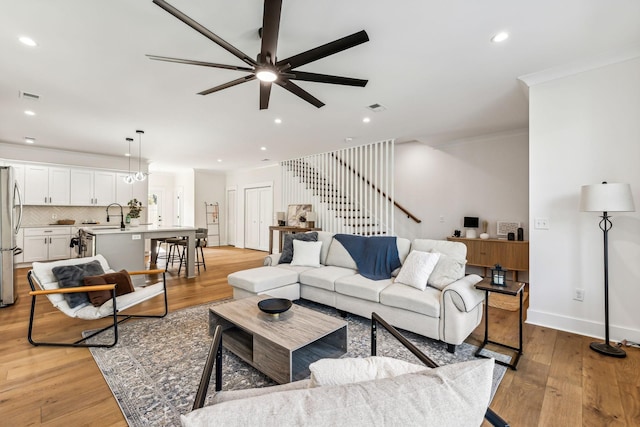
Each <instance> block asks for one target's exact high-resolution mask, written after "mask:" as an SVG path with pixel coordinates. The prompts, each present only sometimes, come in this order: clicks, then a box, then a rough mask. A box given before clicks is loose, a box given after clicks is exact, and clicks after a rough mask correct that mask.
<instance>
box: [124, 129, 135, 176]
mask: <svg viewBox="0 0 640 427" xmlns="http://www.w3.org/2000/svg"><path fill="white" fill-rule="evenodd" d="M131 141H133V138H127V142H128V143H129V152H128V154H127V155H128V156H129V175H127V176H125V177H124V178H123V180H124V182H125V184H133V182H134V181H135V179H134V177H133V175H132V174H131Z"/></svg>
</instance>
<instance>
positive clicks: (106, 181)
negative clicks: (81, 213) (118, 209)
mask: <svg viewBox="0 0 640 427" xmlns="http://www.w3.org/2000/svg"><path fill="white" fill-rule="evenodd" d="M70 174H71V187H70V188H71V195H70V202H71V205H74V206H107V205H109V204H110V203H113V202H114V201H115V200H116V173H115V172H110V171H102V170H90V169H71V172H70Z"/></svg>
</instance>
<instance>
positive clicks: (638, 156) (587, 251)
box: [528, 58, 640, 342]
mask: <svg viewBox="0 0 640 427" xmlns="http://www.w3.org/2000/svg"><path fill="white" fill-rule="evenodd" d="M639 118H640V58H635V59H633V60H629V61H626V62H622V63H618V64H614V65H609V66H605V67H602V68H598V69H595V70H591V71H586V72H583V73H580V74H576V75H572V76H569V77H564V78H560V79H557V80H554V81H550V82H546V83H541V84H537V85H534V86H532V87H531V88H530V125H529V126H530V166H529V168H530V202H529V203H530V222H531V221H533V218H536V217H545V218H549V219H550V224H551V227H550V229H549V230H532V231H531V238H530V250H531V253H530V263H531V266H530V279H531V288H530V290H531V293H530V307H529V311H528V322H530V323H534V324H538V325H543V326H549V327H552V328H556V329H562V330H567V331H573V332H577V333H579V334H583V335H589V336H596V337H602V336H604V326H603V325H604V297H603V292H604V291H603V241H602V232H601V231H600V229H599V228H598V222H599V217H598V215H597V214H596V213H587V212H579V211H578V209H579V194H580V187H581V186H582V185H585V184H597V183H600V182H602V181H608V182H625V183H630V184H631V188H632V191H633V195H634V198H635V203H636V208H637V209H639V210H640V193H639V191H640V168H638V162H639V160H640V119H639ZM638 260H640V212H635V213H613V229H612V230H611V231H610V232H609V284H610V288H609V308H610V323H611V328H610V333H611V339H612V340H619V339H623V338H626V339H630V340H632V341H636V342H637V341H640V316H639V315H638V308H637V306H638V302H639V301H640V262H638ZM576 288H580V289H584V290H585V293H584V302H578V301H574V300H573V299H572V298H573V294H574V290H575V289H576Z"/></svg>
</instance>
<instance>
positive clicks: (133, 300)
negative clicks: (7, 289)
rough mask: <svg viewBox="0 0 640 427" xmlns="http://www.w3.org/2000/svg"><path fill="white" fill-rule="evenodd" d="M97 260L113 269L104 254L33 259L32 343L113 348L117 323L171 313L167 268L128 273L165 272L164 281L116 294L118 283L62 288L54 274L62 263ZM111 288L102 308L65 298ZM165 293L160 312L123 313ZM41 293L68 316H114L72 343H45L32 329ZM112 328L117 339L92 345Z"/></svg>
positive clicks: (63, 264)
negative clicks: (104, 325)
mask: <svg viewBox="0 0 640 427" xmlns="http://www.w3.org/2000/svg"><path fill="white" fill-rule="evenodd" d="M95 260H97V261H98V262H99V263H100V265H101V267H102V269H103V270H104V272H105V273H113V272H114V270H113V269H111V268H110V267H109V264H108V263H107V260H106V259H105V258H104V257H103V256H102V255H96V256H93V257H85V258H71V259H66V260H61V261H53V262H34V263H33V265H32V269H31V270H30V271H29V272H28V274H27V279H28V281H29V286H30V287H31V292H29V295H31V312H30V316H29V332H28V335H27V337H28V339H29V342H30V343H31V344H32V345H34V346H39V345H43V346H62V347H113V346H114V345H116V344H117V343H118V324H120V323H122V322H124V321H126V320H129V319H132V318H162V317H164V316H166V315H167V313H168V305H167V283H166V278H165V271H164V270H162V269H159V270H144V271H130V272H128V273H129V275H131V276H135V275H143V274H147V275H157V274H162V281H159V282H157V283H155V284H152V285H148V286H146V285H145V286H135V284H134V289H135V291H134V292H131V293H127V294H124V295H120V296H116V285H115V284H107V285H95V286H79V287H67V288H64V287H60V284H59V282H58V279H57V278H56V276H55V275H54V273H53V269H54V268H55V267H59V266H70V265H79V264H86V263H88V262H91V261H95ZM105 290H107V291H110V292H111V295H112V298H111V299H109V300H108V301H106V302H105V303H103V304H102V305H101V306H99V307H95V306H93V305H92V304H82V305H79V306H77V307H74V308H71V307H70V306H69V304H68V302H67V300H66V299H65V298H64V297H63V295H64V294H68V293H80V292H92V291H105ZM160 295H163V298H164V312H163V313H159V314H121V313H122V312H123V311H124V310H127V309H128V308H131V307H133V306H135V305H137V304H140V303H141V302H143V301H146V300H148V299H151V298H154V297H156V296H160ZM39 296H46V297H47V298H48V299H49V301H50V302H51V304H52V305H53V306H54V307H56V308H57V309H58V310H60V311H61V312H63V313H64V314H66V315H67V316H69V317H72V318H77V319H81V320H96V319H102V318H105V317H111V318H112V319H113V322H112V323H111V324H109V326H106V327H104V328H101V329H99V330H97V331H95V332H93V333H91V334H90V335H88V336H85V337H84V338H81V339H79V340H76V341H73V342H46V341H36V340H35V339H34V338H33V330H34V323H35V308H36V299H37V297H39ZM111 328H113V332H114V338H113V341H112V342H109V343H95V344H89V343H87V342H86V341H87V340H88V339H89V338H92V337H94V336H96V335H98V334H100V333H102V332H104V331H106V330H108V329H111Z"/></svg>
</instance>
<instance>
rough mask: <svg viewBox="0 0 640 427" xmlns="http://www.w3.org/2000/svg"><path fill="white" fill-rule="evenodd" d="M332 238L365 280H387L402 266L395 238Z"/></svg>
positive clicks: (340, 235) (349, 235)
mask: <svg viewBox="0 0 640 427" xmlns="http://www.w3.org/2000/svg"><path fill="white" fill-rule="evenodd" d="M334 238H335V239H336V240H337V241H338V242H340V243H342V246H344V248H345V249H346V250H347V252H349V255H351V257H352V258H353V260H354V261H355V262H356V265H357V266H358V271H359V273H360V274H361V275H363V276H364V277H366V278H367V279H371V280H382V279H389V278H390V277H391V272H392V271H393V270H395V269H396V268H398V267H400V266H401V265H402V264H401V263H400V257H398V246H397V243H396V238H395V237H393V236H373V237H365V236H356V235H353V234H336V235H335V236H334Z"/></svg>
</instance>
